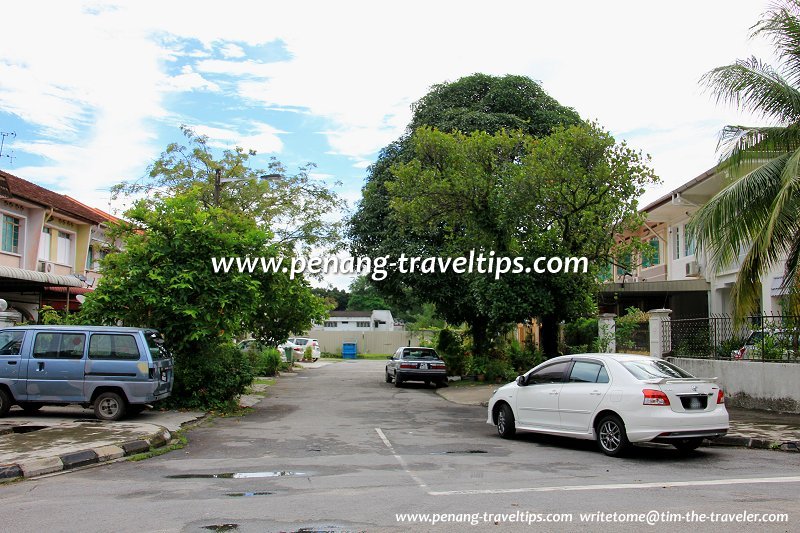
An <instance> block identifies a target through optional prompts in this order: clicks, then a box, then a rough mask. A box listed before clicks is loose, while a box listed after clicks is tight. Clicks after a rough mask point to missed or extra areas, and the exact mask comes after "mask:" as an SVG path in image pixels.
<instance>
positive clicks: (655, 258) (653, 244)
mask: <svg viewBox="0 0 800 533" xmlns="http://www.w3.org/2000/svg"><path fill="white" fill-rule="evenodd" d="M647 244H649V245H650V248H651V249H650V250H648V249H646V248H645V250H644V252H643V253H642V267H643V268H648V267H651V266H656V265H660V264H661V256H660V254H659V246H660V243H659V242H658V237H653V238H652V239H650V240H649V241H648V242H647Z"/></svg>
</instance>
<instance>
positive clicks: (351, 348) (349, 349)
mask: <svg viewBox="0 0 800 533" xmlns="http://www.w3.org/2000/svg"><path fill="white" fill-rule="evenodd" d="M356 348H357V345H356V343H354V342H343V343H342V359H355V358H356V354H357V353H358V350H357V349H356Z"/></svg>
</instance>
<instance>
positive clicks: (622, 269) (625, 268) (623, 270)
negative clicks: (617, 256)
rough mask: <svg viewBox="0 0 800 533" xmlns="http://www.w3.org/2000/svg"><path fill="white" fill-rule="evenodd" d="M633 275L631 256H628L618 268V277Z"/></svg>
mask: <svg viewBox="0 0 800 533" xmlns="http://www.w3.org/2000/svg"><path fill="white" fill-rule="evenodd" d="M630 273H631V254H627V255H626V256H625V257H623V258H622V260H621V261H620V264H619V265H618V266H617V276H624V275H625V274H630Z"/></svg>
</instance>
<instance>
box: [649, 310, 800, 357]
mask: <svg viewBox="0 0 800 533" xmlns="http://www.w3.org/2000/svg"><path fill="white" fill-rule="evenodd" d="M662 328H663V329H662V335H661V343H662V348H663V352H664V355H669V356H672V357H691V358H701V359H728V360H742V361H767V362H778V363H800V349H799V346H798V341H800V316H797V315H759V316H751V317H747V319H745V320H742V321H741V322H738V323H737V322H735V321H734V320H733V318H732V317H730V316H727V315H713V316H710V317H707V318H688V319H679V320H665V321H663V322H662Z"/></svg>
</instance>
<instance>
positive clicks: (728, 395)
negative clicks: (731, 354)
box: [669, 358, 800, 413]
mask: <svg viewBox="0 0 800 533" xmlns="http://www.w3.org/2000/svg"><path fill="white" fill-rule="evenodd" d="M669 359H670V360H671V361H673V362H674V363H675V364H676V365H678V366H679V367H681V368H683V369H685V370H686V371H687V372H689V373H690V374H693V375H695V376H697V377H716V378H718V380H717V382H718V383H719V384H720V386H721V387H722V390H724V391H725V401H726V402H727V403H728V405H731V406H733V407H747V408H752V409H771V410H775V411H783V412H789V413H800V387H798V385H797V384H798V383H800V364H798V363H762V362H757V361H724V360H716V359H684V358H669Z"/></svg>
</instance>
